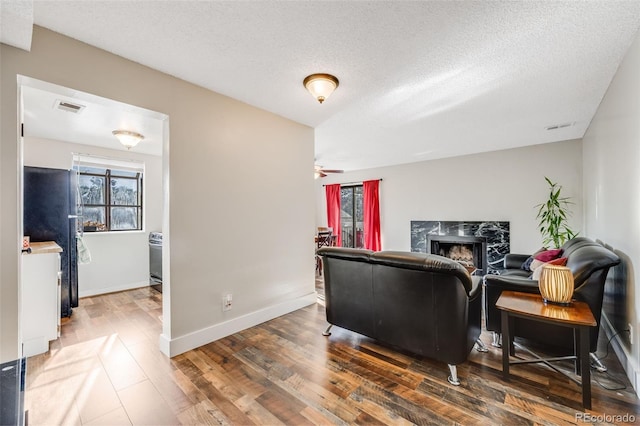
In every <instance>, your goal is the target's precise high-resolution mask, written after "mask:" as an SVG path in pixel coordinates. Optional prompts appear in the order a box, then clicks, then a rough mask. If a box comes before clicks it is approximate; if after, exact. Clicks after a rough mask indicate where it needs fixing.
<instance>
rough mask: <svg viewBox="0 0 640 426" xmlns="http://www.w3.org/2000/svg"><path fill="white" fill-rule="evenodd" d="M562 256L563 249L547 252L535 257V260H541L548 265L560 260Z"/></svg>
mask: <svg viewBox="0 0 640 426" xmlns="http://www.w3.org/2000/svg"><path fill="white" fill-rule="evenodd" d="M561 255H562V249H553V250H546V251H543V252H542V253H539V254H538V255H536V256H534V259H536V260H541V261H543V262H545V263H546V262H548V261H550V260H553V259H557V258H559V257H560V256H561Z"/></svg>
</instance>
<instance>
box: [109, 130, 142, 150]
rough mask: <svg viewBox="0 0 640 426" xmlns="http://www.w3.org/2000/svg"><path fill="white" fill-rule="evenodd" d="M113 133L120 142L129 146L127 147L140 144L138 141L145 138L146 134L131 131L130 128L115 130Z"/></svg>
mask: <svg viewBox="0 0 640 426" xmlns="http://www.w3.org/2000/svg"><path fill="white" fill-rule="evenodd" d="M111 133H113V136H115V137H116V138H118V140H119V141H120V143H121V144H122V145H124V146H125V147H127V149H131V148H133V147H134V146H136V145H138V142H140V141H141V140H142V139H144V136H142V135H141V134H140V133H136V132H130V131H128V130H114V131H113V132H111Z"/></svg>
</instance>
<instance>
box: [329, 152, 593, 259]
mask: <svg viewBox="0 0 640 426" xmlns="http://www.w3.org/2000/svg"><path fill="white" fill-rule="evenodd" d="M544 176H548V177H549V178H550V179H552V180H554V181H556V182H558V183H560V184H561V185H562V188H563V189H562V192H563V194H565V195H566V196H568V197H571V198H572V199H573V201H574V202H575V205H574V206H573V216H572V217H571V225H572V228H573V229H574V230H576V231H579V230H581V229H582V144H581V141H580V140H572V141H565V142H558V143H552V144H543V145H534V146H528V147H524V148H515V149H508V150H503V151H494V152H488V153H483V154H474V155H466V156H462V157H454V158H445V159H441V160H432V161H423V162H419V163H411V164H405V165H401V166H392V167H382V168H376V169H369V170H361V171H358V172H352V173H345V174H341V175H329V176H328V177H326V178H323V179H318V180H316V204H317V206H318V208H317V210H316V222H317V224H318V226H322V225H326V217H327V215H326V201H325V195H324V188H323V186H322V185H324V184H329V183H338V182H358V181H363V180H367V179H378V178H382V179H383V181H382V182H381V183H380V218H381V234H382V248H383V249H384V250H410V249H411V234H410V231H411V228H410V223H411V221H412V220H460V221H482V220H491V221H509V222H510V227H511V252H513V253H532V252H533V251H535V250H537V249H539V248H540V246H541V244H542V238H541V237H540V234H539V232H538V229H537V222H536V219H535V216H536V209H535V208H534V206H535V205H536V204H538V203H541V202H542V201H544V200H545V199H546V197H547V195H548V190H547V188H548V186H547V184H546V182H545V180H544Z"/></svg>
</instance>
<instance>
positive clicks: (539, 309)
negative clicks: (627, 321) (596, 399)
mask: <svg viewBox="0 0 640 426" xmlns="http://www.w3.org/2000/svg"><path fill="white" fill-rule="evenodd" d="M496 308H498V309H500V310H501V311H502V375H503V377H504V379H505V380H509V365H510V364H523V363H532V362H544V363H545V364H547V365H549V366H551V365H550V364H549V362H551V361H560V360H562V359H575V360H576V361H575V362H576V364H575V366H576V373H578V372H580V376H581V381H580V382H577V380H575V379H574V378H572V377H570V376H569V378H571V380H573V381H575V382H576V383H579V384H581V385H582V406H583V407H584V408H586V409H591V370H590V365H589V328H590V327H595V326H596V325H597V323H596V320H595V318H594V317H593V314H592V313H591V309H589V305H587V304H586V303H584V302H578V301H572V302H571V304H570V305H569V306H560V305H553V304H546V303H544V301H543V300H542V296H540V295H539V294H531V293H519V292H515V291H503V292H502V294H501V295H500V297H499V298H498V301H497V302H496ZM515 317H518V318H526V319H528V320H532V321H540V322H546V323H550V324H555V325H559V326H563V327H569V328H572V329H573V336H574V351H575V352H574V356H571V357H561V358H549V359H543V358H538V359H535V360H518V361H511V362H510V361H509V356H510V355H513V354H514V346H513V336H511V332H512V330H513V318H515ZM578 361H579V363H578ZM552 368H553V367H552ZM554 370H556V371H558V372H560V373H562V372H561V371H560V370H557V369H555V368H554Z"/></svg>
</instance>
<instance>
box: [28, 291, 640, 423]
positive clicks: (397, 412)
mask: <svg viewBox="0 0 640 426" xmlns="http://www.w3.org/2000/svg"><path fill="white" fill-rule="evenodd" d="M160 298H161V296H160V294H159V293H157V292H155V291H154V290H151V289H148V288H144V289H138V290H132V291H127V292H121V293H114V294H109V295H104V296H97V297H90V298H84V299H81V301H80V307H79V308H77V309H75V310H74V314H73V318H72V319H71V320H70V321H68V322H67V323H66V324H65V325H64V326H63V327H62V337H61V338H60V339H58V340H57V341H56V342H54V343H53V344H52V347H51V350H50V351H49V352H48V353H46V354H43V355H38V356H35V357H32V358H29V360H28V370H27V393H26V407H27V409H28V410H29V414H28V416H29V424H32V425H38V424H47V425H48V424H51V425H54V424H87V425H88V424H103V425H121V424H122V425H125V424H153V425H157V424H194V425H195V424H221V425H250V424H259V425H276V424H287V425H303V424H368V425H374V424H393V425H401V424H438V425H439V424H443V425H446V424H460V425H476V424H487V425H489V424H505V425H528V424H546V425H564V424H580V423H584V421H582V420H581V419H584V411H582V410H581V408H580V403H581V395H580V387H579V386H578V385H576V384H575V383H573V382H571V381H570V380H568V379H566V378H565V377H563V376H562V375H559V374H557V373H556V372H553V371H552V370H550V369H549V368H547V367H544V366H541V365H524V366H517V367H514V368H513V369H512V374H513V377H512V379H511V380H510V381H509V382H505V381H503V380H502V377H501V374H502V372H501V352H500V350H499V349H496V348H493V347H491V346H489V348H490V350H489V352H488V353H479V352H476V351H473V352H472V353H471V355H470V358H469V360H468V361H467V362H466V363H464V364H462V365H460V366H459V369H458V370H459V375H460V379H461V380H462V385H461V386H459V387H456V386H452V385H450V384H449V383H448V382H447V374H448V369H447V366H446V365H445V364H442V363H439V362H434V361H431V360H429V359H423V358H420V357H416V356H413V355H411V354H408V353H403V352H400V351H397V350H394V349H393V348H390V347H386V346H383V345H380V344H377V343H376V342H375V341H372V340H371V339H368V338H365V337H363V336H360V335H358V334H355V333H352V332H349V331H346V330H343V329H340V328H337V327H334V328H333V330H332V335H331V336H330V337H323V336H322V334H321V332H322V331H323V330H324V329H325V328H326V325H327V324H326V321H325V316H324V306H323V305H322V304H321V303H318V304H316V305H313V306H309V307H306V308H304V309H300V310H298V311H295V312H293V313H290V314H288V315H284V316H282V317H279V318H276V319H274V320H272V321H268V322H266V323H263V324H261V325H259V326H256V327H253V328H250V329H248V330H244V331H242V332H240V333H237V334H234V335H232V336H229V337H226V338H224V339H220V340H218V341H216V342H213V343H210V344H207V345H205V346H202V347H200V348H198V349H195V350H192V351H189V352H187V353H185V354H182V355H179V356H176V357H174V358H173V359H168V358H167V357H165V356H164V355H162V354H161V353H160V352H159V350H158V336H159V334H160V330H161V299H160ZM482 337H483V340H484V341H485V343H487V345H488V343H489V342H490V339H489V336H488V334H487V335H483V336H482ZM605 343H606V342H605ZM602 353H604V351H603V352H602ZM605 363H606V364H607V366H608V367H609V372H608V373H607V374H602V373H598V372H597V371H595V370H593V374H592V379H593V382H592V389H593V410H590V411H589V412H588V413H589V414H591V415H592V416H603V415H608V416H614V415H624V414H630V415H633V416H635V418H636V423H638V422H640V402H639V401H638V398H637V397H636V395H635V393H634V391H633V389H632V388H631V385H630V384H629V382H628V381H627V379H626V376H625V375H624V374H623V372H622V369H621V367H620V365H619V363H618V361H617V360H616V358H615V355H613V354H610V355H609V356H608V358H607V359H606V360H605ZM599 383H602V384H604V385H605V386H607V387H610V388H611V387H621V388H622V387H624V388H623V389H619V390H607V389H605V388H604V387H603V386H601V385H600V384H599ZM580 416H583V417H580ZM597 420H598V423H599V424H602V423H622V422H621V421H620V420H616V419H615V418H612V417H607V418H600V419H597ZM603 420H604V421H603Z"/></svg>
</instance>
